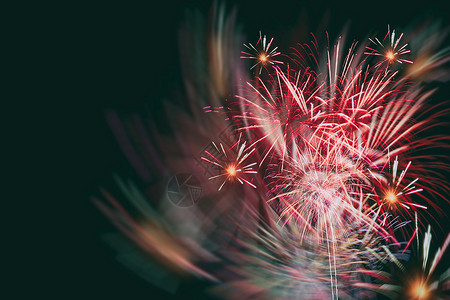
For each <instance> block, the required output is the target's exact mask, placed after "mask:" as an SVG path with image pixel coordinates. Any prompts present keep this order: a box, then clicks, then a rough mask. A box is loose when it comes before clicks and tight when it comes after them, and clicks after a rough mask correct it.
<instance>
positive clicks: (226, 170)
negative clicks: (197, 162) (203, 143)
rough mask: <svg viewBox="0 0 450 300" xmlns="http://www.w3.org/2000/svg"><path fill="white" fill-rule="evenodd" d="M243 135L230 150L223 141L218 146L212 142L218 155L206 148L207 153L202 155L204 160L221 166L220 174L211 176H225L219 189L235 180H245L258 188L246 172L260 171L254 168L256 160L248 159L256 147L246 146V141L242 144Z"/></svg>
mask: <svg viewBox="0 0 450 300" xmlns="http://www.w3.org/2000/svg"><path fill="white" fill-rule="evenodd" d="M241 137H242V135H240V136H239V140H238V141H237V142H236V143H234V144H233V145H232V146H231V147H230V148H229V149H228V150H225V148H224V146H223V144H222V143H220V144H219V146H220V147H218V146H217V145H216V143H214V142H212V145H213V146H214V149H215V150H216V152H217V154H218V155H214V154H211V153H210V152H208V151H207V150H205V153H206V155H205V156H202V157H201V159H202V160H204V161H206V162H208V163H210V164H213V165H215V166H217V167H219V169H220V170H219V174H218V175H214V176H211V177H209V179H210V180H212V179H217V178H224V180H223V182H222V184H221V185H220V187H219V191H220V190H221V189H222V187H223V186H224V185H225V183H226V182H227V181H229V182H233V181H235V180H237V181H239V182H240V183H241V184H244V182H245V183H246V184H248V185H250V186H251V187H253V188H256V186H255V185H254V184H253V183H251V182H250V181H249V180H248V179H246V178H245V174H257V173H258V171H256V170H253V167H254V166H255V165H256V162H253V163H248V164H247V159H248V158H249V157H250V155H251V154H252V153H253V152H254V151H255V148H252V149H249V148H246V142H245V141H244V142H242V144H241Z"/></svg>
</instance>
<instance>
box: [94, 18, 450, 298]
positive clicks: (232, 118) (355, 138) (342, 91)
mask: <svg viewBox="0 0 450 300" xmlns="http://www.w3.org/2000/svg"><path fill="white" fill-rule="evenodd" d="M217 22H219V23H220V24H221V25H224V24H225V25H227V26H225V25H224V26H219V28H228V30H229V32H227V34H226V35H225V34H223V33H222V34H218V33H217V32H215V31H213V32H212V33H211V35H212V36H211V37H210V40H209V41H210V42H211V43H212V44H213V47H211V48H210V49H215V51H218V52H217V53H216V52H214V53H209V55H210V56H211V58H216V57H221V60H220V61H216V60H214V61H215V62H216V63H217V64H219V66H218V67H217V69H214V68H211V69H209V72H211V74H210V73H208V74H203V73H202V75H198V74H193V76H191V77H187V78H186V86H187V89H188V93H187V95H188V99H189V101H190V105H191V107H194V109H193V113H192V115H191V116H188V114H182V113H180V115H179V116H180V117H179V118H176V117H175V118H173V120H174V121H173V122H174V124H175V125H174V126H173V127H174V128H176V129H175V132H176V133H175V134H174V138H175V142H173V143H174V144H177V145H178V146H177V147H171V148H170V149H171V151H179V152H177V155H175V154H173V153H171V155H172V157H171V158H170V159H169V158H167V159H166V160H165V161H164V163H162V161H163V160H160V161H159V163H158V164H157V167H158V168H160V169H161V168H163V167H161V166H162V165H164V164H165V165H167V169H168V170H173V169H175V167H178V168H179V167H180V166H183V167H184V168H185V169H188V170H187V171H189V172H190V173H192V174H195V176H196V177H197V178H199V179H200V181H201V182H202V188H203V194H204V196H203V198H202V199H201V200H200V201H199V203H198V206H194V207H192V208H189V210H185V211H183V212H180V211H179V208H177V207H170V206H169V207H166V206H164V211H163V213H161V214H156V213H153V209H150V208H148V205H147V204H144V203H145V201H144V198H145V197H144V196H142V195H141V194H140V193H139V192H138V191H137V190H136V188H134V187H127V186H125V185H124V184H123V183H122V182H121V183H120V185H121V189H122V191H123V192H124V194H125V195H126V196H127V198H128V199H129V200H130V201H131V202H132V203H133V204H134V206H135V207H136V208H138V211H139V212H140V213H139V214H143V215H144V216H145V218H144V220H146V219H147V221H142V223H143V224H140V223H139V222H138V221H136V220H138V219H139V218H133V217H131V215H130V214H128V212H126V211H125V210H124V209H123V208H122V206H120V205H119V204H118V203H117V201H116V200H115V199H114V198H112V196H111V195H109V194H107V193H104V196H105V197H106V198H107V199H108V201H109V202H110V203H111V204H112V207H113V208H108V207H106V206H105V205H104V204H101V202H98V201H96V204H97V205H99V207H100V208H101V210H102V211H104V212H105V214H107V215H108V216H109V217H110V218H111V219H112V220H113V221H114V222H115V223H116V224H119V225H118V226H119V228H120V229H121V230H122V231H123V232H124V233H125V234H126V235H128V236H129V237H130V238H131V239H132V240H133V241H134V242H135V243H137V244H139V245H141V247H142V248H143V249H144V250H146V251H148V252H149V253H156V254H157V255H156V256H157V257H161V256H162V257H163V258H164V263H167V264H168V265H170V266H172V267H173V265H177V266H178V268H177V270H178V269H179V270H181V272H185V273H190V274H193V275H195V276H198V277H202V278H206V279H207V280H209V281H211V282H214V287H213V288H212V291H213V293H214V294H216V295H217V294H219V295H221V296H223V297H226V298H229V299H236V298H246V299H250V298H261V299H275V298H277V299H293V298H294V299H377V297H379V295H383V296H384V297H388V298H391V299H398V298H399V297H400V298H401V297H410V298H412V299H431V298H430V297H432V296H433V297H434V296H436V295H438V296H439V297H444V296H445V295H446V294H445V293H447V291H446V290H445V289H448V284H449V276H448V274H449V271H448V270H446V271H444V272H441V273H440V274H442V276H440V277H433V276H432V275H433V274H435V273H434V271H435V270H436V268H437V266H438V264H439V267H441V265H440V264H442V266H443V267H444V269H445V266H444V265H443V264H445V263H447V265H448V261H447V262H445V261H444V260H443V259H442V257H443V253H444V251H445V250H446V248H447V246H448V243H449V237H447V239H446V241H445V243H444V245H443V246H442V249H441V248H440V249H438V250H437V253H436V255H435V257H434V259H433V261H432V262H431V265H430V264H428V263H427V261H428V256H429V250H430V247H431V246H430V245H431V244H430V243H431V231H430V230H431V229H430V227H428V230H427V232H426V233H425V238H424V242H423V249H422V250H421V251H416V252H421V253H422V254H423V255H422V261H423V265H422V268H421V272H420V274H418V275H417V276H416V277H411V276H412V274H413V273H411V274H409V273H408V272H409V271H408V264H407V262H408V261H414V259H416V258H417V257H416V256H414V252H413V251H412V249H411V248H412V245H413V244H414V238H417V247H419V243H418V237H419V235H420V230H421V229H420V228H421V227H420V224H422V223H423V222H424V221H428V220H427V216H426V215H424V214H422V212H423V211H426V212H427V213H429V212H430V211H432V210H433V208H434V207H435V201H436V200H435V199H434V198H432V197H428V195H430V194H433V195H442V194H445V192H441V191H447V190H446V187H445V186H444V185H443V184H442V183H441V181H439V180H433V178H429V177H428V175H427V173H426V172H422V170H424V169H426V168H427V166H426V165H425V164H424V163H422V164H421V159H422V156H421V155H419V154H415V153H416V152H415V151H418V150H420V149H425V148H430V147H431V148H432V147H433V146H435V147H439V145H442V143H441V141H444V142H447V143H448V140H446V138H445V137H444V138H442V137H436V138H435V137H431V138H430V137H428V136H427V137H424V135H423V134H422V133H423V132H426V129H427V128H430V127H432V126H433V124H434V123H436V122H438V121H437V120H436V118H438V117H439V116H440V115H441V114H443V113H442V112H439V113H436V114H432V115H431V117H423V116H422V115H421V114H422V113H423V112H424V111H430V110H431V111H432V110H433V108H428V107H427V101H428V100H429V98H430V97H431V95H432V94H433V91H432V90H431V89H427V87H426V85H425V81H419V80H418V79H417V78H413V79H411V78H409V77H408V75H407V74H408V73H406V75H402V74H403V73H402V72H401V70H399V69H398V68H397V69H395V70H394V69H393V68H390V67H391V66H392V65H393V64H394V63H395V62H398V63H404V62H405V63H410V64H411V63H413V61H411V60H409V59H406V58H405V55H406V54H410V55H412V56H413V55H414V53H413V51H412V50H409V49H407V47H408V44H403V45H402V43H401V40H402V38H403V37H404V34H403V33H402V34H400V35H399V36H397V35H396V33H395V30H393V31H391V30H390V28H389V27H388V32H387V34H386V36H385V37H384V38H383V39H382V40H381V41H380V40H379V39H378V38H375V39H370V40H369V42H371V43H372V44H375V45H376V47H378V48H376V47H373V46H372V45H370V44H369V42H367V43H366V42H364V41H363V42H362V43H361V44H359V45H358V43H356V42H355V43H352V44H351V45H349V46H348V48H345V44H343V42H342V40H341V38H338V39H337V42H336V43H335V44H334V45H332V46H330V45H323V46H324V48H326V49H327V50H325V51H322V50H321V49H320V47H319V45H318V44H317V41H316V40H314V41H313V42H312V44H311V45H310V46H308V45H307V44H302V46H301V49H295V50H293V54H292V58H290V57H289V55H288V54H286V55H285V56H284V57H285V60H284V61H283V62H282V61H280V60H275V59H274V58H276V57H277V56H279V55H281V53H280V52H277V49H278V47H274V48H273V49H271V47H273V38H271V39H270V40H268V39H267V38H266V36H265V35H264V36H263V35H262V34H261V32H260V34H259V39H258V41H257V43H256V44H255V46H253V45H252V44H248V45H247V44H245V45H244V47H245V48H247V49H248V50H250V51H251V52H252V53H249V52H244V51H241V49H242V47H241V46H242V45H240V44H239V43H238V39H233V38H232V34H231V33H233V31H232V30H231V29H230V26H231V25H230V24H234V21H233V19H232V18H231V17H230V18H229V19H226V18H219V20H218V21H217ZM216 34H217V35H216ZM230 36H231V37H230ZM221 38H222V39H223V40H221ZM408 39H409V40H411V39H414V36H409V37H408ZM225 44H226V45H227V46H226V47H224V46H223V47H224V49H222V48H221V45H225ZM327 46H328V47H327ZM193 47H194V46H193ZM195 47H198V48H196V49H195V50H196V51H197V52H195V51H193V52H195V53H201V51H202V48H201V45H196V46H195ZM225 49H226V50H227V51H228V52H227V53H234V54H235V55H231V54H230V55H229V56H228V57H224V56H223V55H219V52H220V53H223V51H225ZM304 49H314V52H317V56H314V57H311V55H312V52H313V51H312V50H311V51H309V52H308V53H307V54H306V56H308V57H306V56H305V57H302V54H301V53H304ZM367 50H369V51H367ZM239 51H241V53H242V54H244V55H245V56H241V57H240V58H244V59H253V60H255V61H256V62H255V64H254V65H253V66H252V67H251V68H250V70H252V69H254V68H255V67H259V68H260V69H259V72H256V74H251V72H249V70H246V69H244V67H243V64H242V63H240V62H239V55H238V53H239ZM361 54H364V55H361ZM205 56H206V57H208V56H207V55H205ZM444 61H445V60H442V62H444ZM307 62H312V63H311V64H307ZM384 65H385V66H386V67H385V68H384V67H380V66H384ZM397 67H399V66H397ZM435 67H436V68H437V67H439V65H436V66H435ZM226 68H229V69H226ZM263 68H264V69H265V70H266V71H267V72H265V74H264V75H263V76H261V74H262V69H263ZM224 70H225V71H224ZM226 71H227V72H228V71H229V72H228V73H227V72H226ZM193 72H194V71H193ZM216 72H223V74H233V76H230V77H227V76H222V75H221V74H219V75H217V74H215V73H216ZM195 75H197V77H196V76H195ZM217 78H221V80H222V81H220V80H219V81H220V82H219V83H218V80H217ZM227 78H229V79H227ZM238 79H239V80H238ZM227 80H229V81H227ZM414 80H416V81H414ZM199 82H200V83H204V84H198V83H199ZM232 83H234V85H233V84H232ZM219 86H220V89H219V88H218V87H219ZM214 87H217V88H216V89H215V88H214ZM225 87H227V88H228V89H229V90H224V89H225ZM223 95H230V96H229V97H228V96H227V99H224V96H223ZM202 107H203V108H204V110H205V112H214V113H216V114H214V113H213V114H200V113H198V111H197V110H196V109H195V108H197V109H198V110H199V111H201V108H202ZM216 108H217V109H216ZM174 111H175V110H171V114H174ZM218 114H219V115H225V116H226V118H223V117H218ZM215 117H217V119H220V120H219V121H217V119H215ZM180 120H181V121H180ZM176 122H180V123H176ZM139 128H140V127H139ZM224 132H225V133H227V134H229V135H230V136H234V137H238V138H236V139H235V140H233V142H232V143H230V145H229V146H227V144H226V143H225V142H224V143H222V142H211V144H210V146H211V147H208V149H207V150H203V151H199V149H200V148H201V147H203V146H204V144H202V143H204V141H205V140H208V141H210V140H217V139H219V138H220V136H221V134H219V133H224ZM418 133H421V135H418ZM134 137H138V138H139V134H134ZM161 140H162V139H161ZM199 141H201V142H199ZM161 149H163V147H161ZM161 149H160V150H159V152H160V153H163V152H164V151H163V150H161ZM154 152H155V153H156V152H158V151H156V150H155V151H154ZM198 153H201V154H200V155H199V154H198ZM180 157H182V158H183V159H180ZM193 157H194V158H195V159H192V158H193ZM394 157H395V159H393V158H394ZM153 159H154V158H153ZM147 161H151V158H148V159H147ZM198 161H200V162H201V163H206V166H205V165H203V164H201V163H198ZM210 167H212V169H211V168H210ZM155 168H156V167H155ZM202 168H203V169H202ZM205 170H206V171H205ZM399 170H402V171H401V172H399ZM159 171H160V170H159ZM433 171H436V170H433ZM211 172H212V173H211ZM166 173H170V172H166ZM206 174H209V175H206ZM420 174H423V177H424V178H422V177H421V176H420ZM216 180H217V181H218V182H219V183H218V184H216ZM236 182H238V183H241V184H233V183H236ZM163 185H164V184H161V186H163ZM224 186H226V187H227V188H224ZM248 186H250V187H252V188H253V189H248ZM442 198H443V199H440V200H439V201H441V202H442V203H446V204H447V203H448V201H447V200H446V199H445V195H444V197H442ZM160 201H161V202H164V201H165V198H164V197H161V199H160ZM149 211H152V212H151V213H149ZM180 219H182V220H184V221H183V222H182V223H183V224H182V225H179V226H176V225H173V224H178V223H179V222H181V221H180ZM139 220H142V218H140V219H139ZM418 220H420V222H419V221H418ZM177 222H178V223H177ZM167 223H170V224H171V225H167ZM145 224H147V226H145ZM411 224H415V226H411ZM412 227H414V228H413V229H411V228H412ZM166 231H167V232H166ZM165 232H166V233H167V235H166V237H165V238H163V237H164V236H165ZM415 255H418V253H415ZM440 262H441V263H440ZM392 269H395V270H397V271H392ZM398 270H400V271H399V272H400V273H401V274H403V275H402V276H403V277H405V278H407V279H405V280H404V281H402V282H401V283H398V282H396V280H397V279H396V278H394V276H395V274H396V272H398ZM405 274H407V275H408V276H406V275H405ZM409 275H411V276H409ZM443 295H444V296H443ZM436 297H437V296H436ZM433 299H434V298H433Z"/></svg>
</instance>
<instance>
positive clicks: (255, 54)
mask: <svg viewBox="0 0 450 300" xmlns="http://www.w3.org/2000/svg"><path fill="white" fill-rule="evenodd" d="M272 42H273V38H271V39H270V40H269V41H267V37H266V35H264V36H263V35H262V34H261V31H260V32H259V39H258V41H257V42H256V44H255V45H254V46H253V45H252V44H251V43H249V44H248V45H246V44H244V46H245V47H246V48H247V49H248V50H250V51H251V52H252V53H249V52H245V51H241V53H242V54H244V55H243V56H241V58H246V59H253V60H256V63H255V64H254V65H253V66H252V67H251V68H250V69H251V70H252V69H254V68H255V67H257V66H259V74H261V72H262V69H263V67H265V66H267V65H275V64H282V63H283V62H282V61H279V60H275V59H274V57H276V56H278V55H280V54H281V53H280V52H277V49H278V47H275V48H273V49H270V47H271V46H272Z"/></svg>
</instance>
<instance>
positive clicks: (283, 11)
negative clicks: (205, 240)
mask: <svg viewBox="0 0 450 300" xmlns="http://www.w3.org/2000/svg"><path fill="white" fill-rule="evenodd" d="M444 2H445V1H411V2H405V1H389V2H380V1H370V2H369V1H366V2H363V1H354V2H348V1H242V3H240V2H239V1H228V2H226V3H227V4H226V7H227V8H228V9H231V8H232V7H233V5H236V8H237V9H238V18H237V19H238V23H240V24H242V25H243V31H244V33H245V34H246V35H247V37H249V41H253V40H254V39H255V38H256V37H257V35H258V32H259V30H262V31H263V33H265V34H268V35H269V36H274V37H275V39H278V40H279V41H280V44H281V45H286V47H288V46H290V45H291V44H293V43H295V42H298V41H299V37H304V35H301V34H297V35H296V32H297V33H298V32H305V29H304V27H301V25H302V24H303V25H304V24H305V23H306V24H309V28H307V31H312V30H314V29H315V28H316V27H317V26H319V25H320V23H321V22H322V21H323V19H324V18H325V17H327V16H328V17H327V18H328V21H327V23H326V25H327V26H326V28H327V30H328V31H329V32H330V33H331V34H334V35H336V34H338V33H339V32H340V30H341V29H342V28H343V26H344V25H345V24H347V23H348V24H349V25H350V27H349V30H348V32H349V35H348V36H349V38H350V39H361V38H365V37H366V36H367V34H368V33H373V32H379V33H384V32H385V31H386V28H387V24H390V25H391V28H402V27H406V26H407V25H409V24H410V22H411V21H414V20H417V19H421V18H423V19H430V18H431V19H435V18H441V19H443V21H444V22H445V23H446V24H447V25H448V21H447V20H445V18H446V17H448V12H449V11H448V8H447V7H446V6H445V4H444ZM212 3H213V2H212V1H158V2H151V1H147V2H142V3H137V4H136V3H134V4H131V3H126V2H123V3H112V2H104V3H100V2H97V3H92V4H89V5H88V4H86V5H81V4H78V5H73V6H71V7H69V6H67V7H66V6H65V7H51V8H49V9H51V10H55V11H56V13H50V15H52V17H53V18H52V19H46V20H42V21H43V22H44V23H45V24H46V28H47V29H48V31H49V33H50V34H49V40H48V44H47V45H46V47H45V51H44V52H46V54H47V57H48V59H52V60H54V62H55V63H56V64H55V67H54V69H52V71H51V72H52V73H53V74H52V75H54V76H53V78H54V80H53V81H52V82H51V87H50V88H51V89H52V91H53V92H55V93H56V95H55V96H56V101H55V102H52V103H51V105H48V106H45V105H43V106H42V107H41V109H42V108H43V109H42V110H45V112H43V113H42V114H40V115H39V116H42V117H39V120H37V121H36V123H39V124H42V125H44V128H43V129H42V131H44V132H45V133H50V134H49V135H48V136H49V139H48V140H47V139H42V138H39V139H38V141H37V142H35V144H37V145H38V146H37V147H39V148H42V149H45V150H44V151H43V155H42V158H41V159H40V160H39V162H43V164H42V165H40V168H42V169H44V168H45V169H46V168H47V167H46V166H47V161H53V162H55V163H56V164H55V168H54V169H53V168H52V172H51V173H52V174H51V177H49V178H51V179H48V180H45V183H43V184H41V185H40V189H41V190H42V191H43V192H44V194H45V195H46V196H44V197H43V199H46V198H53V196H54V198H55V199H56V201H55V203H53V202H52V203H51V205H49V206H48V209H47V208H46V212H47V213H48V215H49V217H48V218H47V217H45V219H46V223H48V228H47V232H49V233H50V243H49V244H48V245H51V246H48V247H49V248H48V250H45V252H46V254H47V256H48V258H46V259H45V260H44V261H43V262H42V263H43V264H42V266H41V268H42V269H46V270H47V271H46V272H42V273H41V272H39V274H40V275H41V277H44V278H41V279H44V280H43V281H44V282H45V283H42V284H40V287H39V288H40V289H42V290H43V291H44V292H45V293H47V294H48V296H49V297H50V298H53V297H55V298H59V299H67V298H71V297H73V296H77V297H83V298H86V299H95V298H97V299H107V298H109V299H165V298H177V299H182V298H183V299H188V298H189V297H191V298H198V297H199V296H200V295H201V292H200V287H201V286H203V285H204V284H203V283H197V282H196V283H195V284H194V283H193V282H186V284H185V285H184V286H183V287H182V289H181V290H180V291H179V293H178V294H177V295H173V296H169V295H168V294H165V293H164V292H161V291H159V290H158V289H157V288H156V287H153V286H151V285H150V284H149V283H147V282H145V281H143V280H142V279H140V278H139V277H138V276H136V275H135V274H133V273H132V272H131V271H129V270H127V269H126V268H125V267H123V266H121V265H120V264H119V263H117V262H116V261H115V259H114V251H113V250H111V249H110V248H109V247H108V246H107V245H106V244H104V243H103V241H102V240H101V235H102V234H103V233H104V232H108V231H112V230H113V227H112V226H111V225H110V224H109V222H108V221H107V220H106V218H105V217H104V216H103V215H102V214H101V213H99V212H98V211H97V209H96V208H95V207H94V206H93V205H92V203H91V202H90V197H91V196H93V195H94V196H96V195H98V194H99V193H98V187H99V186H101V185H108V184H110V183H111V182H110V178H111V174H112V173H113V172H119V173H120V172H123V173H124V174H127V175H128V174H130V176H132V173H133V170H132V169H131V168H130V167H129V166H128V165H127V163H126V161H125V159H124V156H123V154H122V153H121V151H120V149H119V147H118V145H117V143H116V142H115V140H114V137H113V135H112V134H111V132H110V129H109V128H108V125H107V123H106V120H105V117H104V112H105V110H107V109H109V108H113V109H116V110H118V111H119V112H122V113H127V112H135V111H138V110H140V109H143V107H149V108H150V110H151V111H153V113H155V115H158V111H159V110H160V109H161V103H162V101H165V99H167V98H171V97H173V96H174V90H175V91H181V92H182V90H183V87H182V84H181V74H180V69H179V50H180V49H179V48H178V41H177V38H178V36H177V32H178V28H179V25H180V23H181V21H182V19H183V16H184V13H185V11H186V9H199V10H200V11H201V12H202V13H203V15H205V16H207V14H208V12H209V10H210V8H211V6H212ZM302 13H303V14H302ZM305 16H306V17H307V20H306V21H305V19H304V17H305ZM49 20H55V21H54V22H53V21H49ZM306 33H307V32H306ZM302 34H304V33H302ZM447 46H448V43H447ZM43 65H45V63H43ZM446 90H447V91H448V87H447V88H446ZM53 92H52V93H53ZM445 100H448V99H445ZM43 102H44V103H47V102H45V101H43ZM48 103H50V102H48ZM155 118H158V117H157V116H155ZM159 118H160V117H159ZM158 121H159V119H158ZM162 121H163V120H162ZM32 139H33V138H32V137H31V138H30V140H32ZM48 146H49V147H48ZM37 176H39V175H37ZM47 203H50V202H47ZM43 205H44V204H43ZM46 215H47V214H46ZM44 247H45V246H44ZM47 256H46V257H47ZM54 267H56V268H54ZM49 270H52V271H49ZM191 283H192V285H191Z"/></svg>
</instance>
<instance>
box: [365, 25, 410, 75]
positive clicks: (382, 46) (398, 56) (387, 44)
mask: <svg viewBox="0 0 450 300" xmlns="http://www.w3.org/2000/svg"><path fill="white" fill-rule="evenodd" d="M402 37H403V33H401V34H400V35H399V36H398V38H396V35H395V30H393V31H392V32H391V30H390V27H389V25H388V30H387V33H386V35H385V36H384V38H383V39H382V40H381V41H380V40H379V39H378V38H377V37H375V38H374V39H371V38H369V41H370V42H371V43H372V44H374V45H375V46H376V48H371V47H369V46H366V49H367V50H369V51H368V52H364V54H367V55H375V56H381V57H384V58H385V59H384V60H383V61H381V62H380V63H379V64H377V66H379V65H381V64H382V63H383V62H388V65H390V64H392V63H393V62H398V63H400V64H401V63H409V64H412V63H413V62H412V61H411V60H408V59H405V58H403V57H402V56H403V55H405V54H408V53H410V52H411V51H410V50H408V49H406V47H407V46H408V44H404V45H403V46H399V44H400V40H401V39H402Z"/></svg>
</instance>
